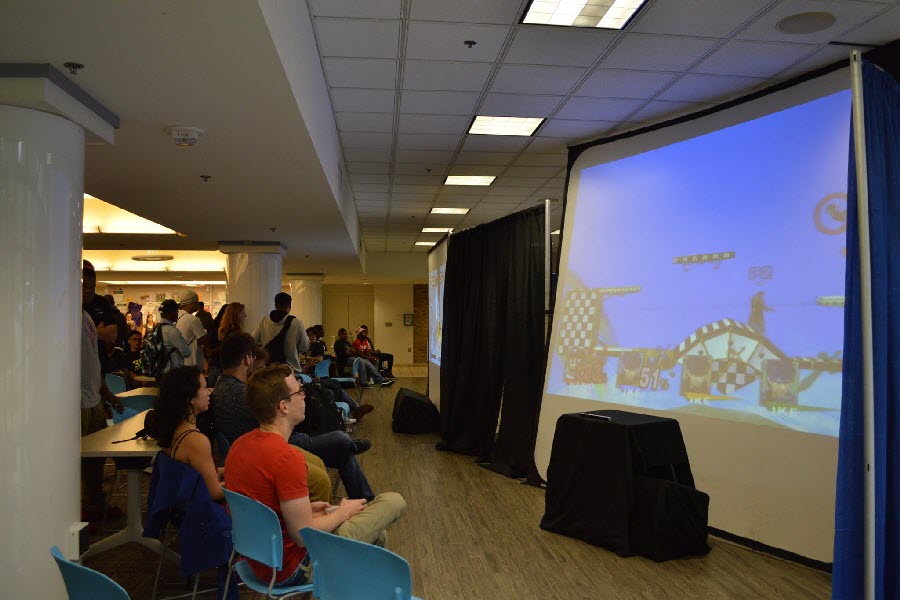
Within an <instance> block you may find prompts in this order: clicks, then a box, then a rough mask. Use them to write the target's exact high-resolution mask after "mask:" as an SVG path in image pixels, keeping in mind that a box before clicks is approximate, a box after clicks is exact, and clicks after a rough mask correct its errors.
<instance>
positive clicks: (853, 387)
mask: <svg viewBox="0 0 900 600" xmlns="http://www.w3.org/2000/svg"><path fill="white" fill-rule="evenodd" d="M863 98H864V108H865V131H866V161H867V168H868V186H869V228H870V244H871V258H872V329H873V357H874V391H875V467H876V469H875V533H876V537H875V592H876V593H875V597H876V598H877V599H878V600H882V599H891V598H900V577H898V567H900V289H898V288H900V84H898V83H897V81H896V80H894V79H893V78H892V77H891V76H890V75H888V74H887V73H885V72H883V71H881V70H880V69H878V68H877V67H875V66H873V65H871V64H870V63H868V62H865V61H864V62H863ZM856 207H857V181H856V171H855V159H854V154H853V146H852V135H851V153H850V169H849V186H848V198H847V208H848V220H847V276H846V291H845V297H846V304H845V315H844V388H843V399H842V405H841V431H840V450H839V454H838V476H837V506H836V512H835V536H834V577H833V582H832V597H833V598H836V599H845V598H846V599H848V600H850V599H852V600H856V599H858V598H862V597H863V591H864V563H863V556H864V543H863V542H864V525H863V523H864V517H863V514H864V503H863V487H864V472H863V409H862V402H863V391H862V377H863V376H862V341H861V334H860V328H861V321H862V317H861V308H862V307H861V303H860V300H859V294H860V273H859V238H858V235H857V219H856Z"/></svg>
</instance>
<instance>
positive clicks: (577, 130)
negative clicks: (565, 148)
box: [540, 119, 619, 141]
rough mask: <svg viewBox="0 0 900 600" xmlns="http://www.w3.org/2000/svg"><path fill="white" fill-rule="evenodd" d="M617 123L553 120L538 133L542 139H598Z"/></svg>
mask: <svg viewBox="0 0 900 600" xmlns="http://www.w3.org/2000/svg"><path fill="white" fill-rule="evenodd" d="M618 123H619V122H618V121H577V120H566V119H553V120H552V121H550V122H549V123H547V124H545V125H544V126H543V127H542V128H541V131H540V135H541V136H542V137H543V136H544V135H547V136H548V137H561V138H566V139H569V140H572V141H576V140H583V139H586V138H595V137H599V136H600V135H602V134H604V133H608V132H609V131H610V130H612V129H613V128H614V127H615V126H616V125H618Z"/></svg>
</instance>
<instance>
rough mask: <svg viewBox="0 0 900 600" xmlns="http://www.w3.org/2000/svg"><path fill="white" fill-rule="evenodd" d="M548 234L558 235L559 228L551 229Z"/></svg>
mask: <svg viewBox="0 0 900 600" xmlns="http://www.w3.org/2000/svg"><path fill="white" fill-rule="evenodd" d="M550 235H559V229H557V230H556V231H551V232H550Z"/></svg>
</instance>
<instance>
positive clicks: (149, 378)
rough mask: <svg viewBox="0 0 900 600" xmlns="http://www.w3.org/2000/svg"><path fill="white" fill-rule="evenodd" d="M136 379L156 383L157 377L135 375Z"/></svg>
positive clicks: (151, 383)
mask: <svg viewBox="0 0 900 600" xmlns="http://www.w3.org/2000/svg"><path fill="white" fill-rule="evenodd" d="M134 380H135V381H137V382H138V383H144V384H150V385H156V377H151V376H150V375H135V376H134ZM148 387H149V386H148Z"/></svg>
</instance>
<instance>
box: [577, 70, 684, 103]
mask: <svg viewBox="0 0 900 600" xmlns="http://www.w3.org/2000/svg"><path fill="white" fill-rule="evenodd" d="M675 76H676V74H675V73H662V72H657V71H625V70H616V69H597V70H596V71H594V72H593V73H591V75H590V76H589V77H588V78H587V79H586V80H585V82H584V83H583V84H581V87H580V88H578V90H577V91H576V92H575V95H576V96H597V97H600V98H645V99H646V98H651V97H653V94H655V93H656V92H658V91H659V90H660V89H662V87H663V86H664V85H666V84H667V83H669V82H670V81H672V79H674V78H675Z"/></svg>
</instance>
